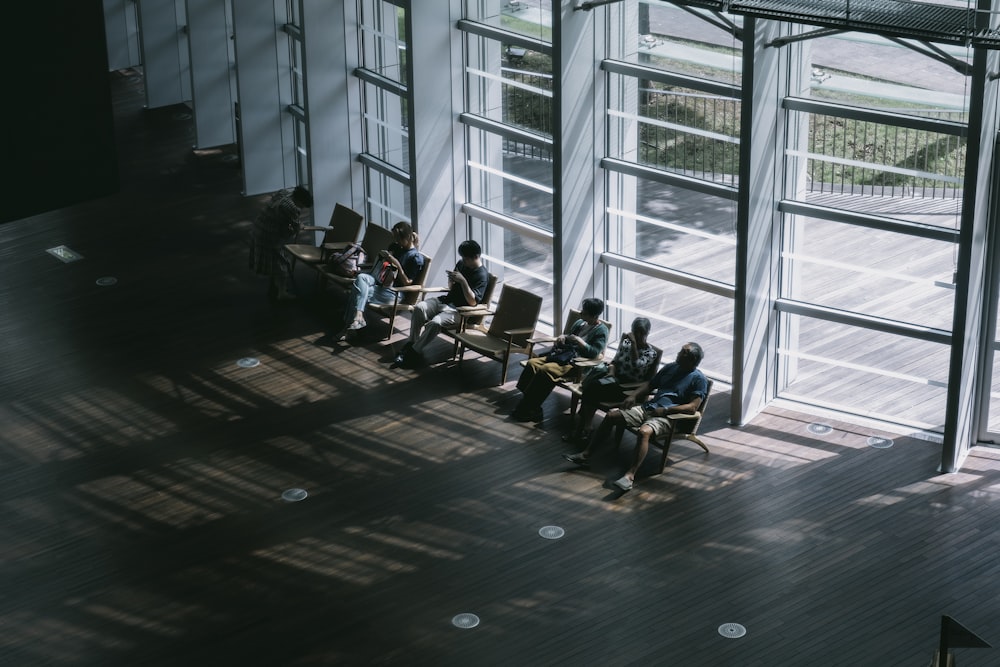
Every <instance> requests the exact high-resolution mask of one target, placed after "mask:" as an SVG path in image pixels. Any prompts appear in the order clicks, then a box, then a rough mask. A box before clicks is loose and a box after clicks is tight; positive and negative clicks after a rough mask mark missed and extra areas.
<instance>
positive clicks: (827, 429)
mask: <svg viewBox="0 0 1000 667" xmlns="http://www.w3.org/2000/svg"><path fill="white" fill-rule="evenodd" d="M806 430H807V431H809V432H810V433H812V434H813V435H827V434H829V433H832V432H833V427H832V426H830V425H829V424H820V423H816V422H813V423H812V424H809V425H808V426H806Z"/></svg>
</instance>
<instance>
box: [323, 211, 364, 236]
mask: <svg viewBox="0 0 1000 667" xmlns="http://www.w3.org/2000/svg"><path fill="white" fill-rule="evenodd" d="M362 220H364V217H363V216H362V215H361V214H360V213H358V212H357V211H355V210H354V209H351V208H349V207H347V206H344V205H343V204H337V205H336V206H334V207H333V213H332V214H331V215H330V225H329V229H327V230H326V232H324V234H323V243H327V242H328V241H331V242H332V241H341V240H345V239H351V240H354V239H357V238H358V232H360V231H361V222H362Z"/></svg>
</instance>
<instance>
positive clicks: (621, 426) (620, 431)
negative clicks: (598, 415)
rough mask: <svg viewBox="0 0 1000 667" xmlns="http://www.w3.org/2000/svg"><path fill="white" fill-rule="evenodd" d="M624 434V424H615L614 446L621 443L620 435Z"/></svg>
mask: <svg viewBox="0 0 1000 667" xmlns="http://www.w3.org/2000/svg"><path fill="white" fill-rule="evenodd" d="M624 435H625V424H624V423H622V424H618V425H617V426H615V447H618V446H619V445H621V444H622V436H624Z"/></svg>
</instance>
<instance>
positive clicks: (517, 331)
mask: <svg viewBox="0 0 1000 667" xmlns="http://www.w3.org/2000/svg"><path fill="white" fill-rule="evenodd" d="M534 330H535V328H534V327H522V328H520V329H507V330H505V331H504V332H503V335H504V336H506V337H507V339H508V340H509V339H512V338H514V336H523V335H525V334H530V333H532V332H533V331H534ZM528 340H530V339H528Z"/></svg>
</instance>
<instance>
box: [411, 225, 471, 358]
mask: <svg viewBox="0 0 1000 667" xmlns="http://www.w3.org/2000/svg"><path fill="white" fill-rule="evenodd" d="M482 254H483V250H482V248H481V247H480V246H479V244H478V243H476V242H475V241H473V240H471V239H470V240H468V241H462V243H460V244H459V246H458V256H459V258H460V259H459V261H458V263H457V264H456V265H455V268H454V269H452V270H450V271H446V272H445V274H446V275H447V276H448V293H447V294H445V295H444V296H442V297H433V296H432V297H430V298H427V299H424V300H423V301H421V302H420V303H418V304H417V305H416V306H414V307H413V318H412V320H411V322H410V337H409V339H408V340H407V341H406V344H405V345H403V348H402V349H401V350H400V351H399V353H398V354H397V355H396V356H395V358H393V360H392V367H393V368H401V367H411V368H412V367H414V366H418V365H420V364H421V363H423V360H424V348H426V347H427V345H429V344H430V342H431V341H432V340H434V339H435V338H436V337H437V335H438V334H439V333H441V330H442V329H443V328H445V327H450V326H453V325H455V323H457V322H458V310H457V309H458V307H459V306H475V305H476V304H477V303H479V302H480V301H481V300H482V298H483V294H484V293H485V292H486V284H487V282H488V281H489V273H488V272H487V271H486V267H485V266H483V261H482V257H481V256H482Z"/></svg>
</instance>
